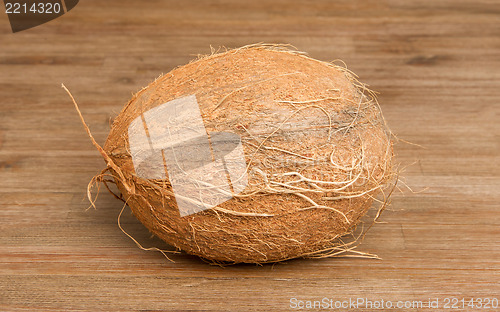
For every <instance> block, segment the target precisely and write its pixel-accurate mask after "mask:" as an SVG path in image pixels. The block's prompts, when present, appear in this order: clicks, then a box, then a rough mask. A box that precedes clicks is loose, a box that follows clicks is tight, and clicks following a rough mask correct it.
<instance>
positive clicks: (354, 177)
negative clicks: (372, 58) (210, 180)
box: [103, 45, 393, 263]
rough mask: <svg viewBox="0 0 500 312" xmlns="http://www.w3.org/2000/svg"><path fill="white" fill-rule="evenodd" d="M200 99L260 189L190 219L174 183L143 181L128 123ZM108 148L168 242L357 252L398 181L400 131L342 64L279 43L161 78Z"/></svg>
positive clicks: (135, 208) (288, 253)
mask: <svg viewBox="0 0 500 312" xmlns="http://www.w3.org/2000/svg"><path fill="white" fill-rule="evenodd" d="M188 95H196V98H197V100H198V103H199V106H200V111H201V113H202V118H203V122H204V125H205V127H206V129H207V132H208V133H210V132H220V131H224V132H232V133H236V134H238V135H239V136H240V137H241V140H242V145H243V150H244V153H245V161H246V163H247V165H248V171H247V174H248V185H247V187H246V188H245V190H244V191H243V192H242V193H240V194H235V196H234V197H233V198H232V199H230V200H228V201H226V202H223V203H222V204H220V205H218V206H216V207H214V208H212V209H208V210H204V211H201V212H198V213H195V214H192V215H188V216H185V217H181V216H180V214H179V210H178V207H177V204H176V200H175V197H174V194H173V192H172V187H171V185H170V183H169V181H168V179H166V180H151V179H143V178H139V177H138V176H137V175H136V174H135V171H134V165H133V162H132V159H131V155H130V152H129V151H130V149H129V142H128V133H127V128H128V126H129V125H130V123H131V122H132V121H133V120H134V119H135V118H137V117H138V116H140V115H141V114H142V113H144V112H146V111H148V110H150V109H152V108H154V107H156V106H158V105H161V104H163V103H165V102H168V101H171V100H174V99H176V98H179V97H183V96H188ZM103 152H104V153H105V154H103V156H104V157H105V158H106V160H107V163H108V167H107V168H106V169H107V170H108V171H109V172H110V173H111V174H112V175H113V176H114V178H115V181H116V185H117V186H118V189H119V190H120V191H121V193H122V194H121V197H122V198H123V199H124V200H125V201H126V203H127V204H128V205H129V206H130V208H131V210H132V212H133V214H134V215H135V216H136V217H137V219H139V220H140V221H141V222H142V223H143V224H144V225H145V226H146V227H147V228H148V229H149V230H150V231H151V232H152V233H154V234H155V235H156V236H158V237H159V238H161V239H162V240H164V241H165V242H167V243H168V244H170V245H173V246H175V247H177V248H178V249H181V250H183V251H185V252H187V253H189V254H193V255H197V256H200V257H202V258H204V259H208V260H210V261H213V262H231V263H240V262H246V263H264V262H275V261H281V260H285V259H291V258H297V257H311V256H329V255H336V254H337V253H338V252H339V251H344V250H347V249H348V248H346V247H345V245H344V244H345V243H342V240H341V239H340V238H341V237H342V236H344V235H346V233H351V232H352V231H353V229H354V228H355V226H356V225H357V224H358V223H359V222H360V218H361V217H362V216H363V215H364V214H365V213H366V212H367V210H368V209H369V208H370V207H371V206H372V203H373V202H374V199H375V198H376V196H377V195H379V193H381V191H383V190H384V188H386V187H387V185H388V183H389V182H390V181H392V177H393V170H392V165H391V159H392V157H393V152H392V142H391V136H390V131H389V130H388V129H387V126H386V124H385V121H384V119H383V117H382V115H381V111H380V107H379V105H378V103H377V101H376V98H375V96H374V94H373V92H371V91H370V90H368V89H367V88H366V87H365V85H363V84H362V83H360V82H358V80H357V79H356V76H355V75H354V74H352V73H351V72H350V71H348V70H347V69H346V68H344V67H342V66H338V65H335V64H332V63H326V62H322V61H318V60H315V59H312V58H310V57H307V56H305V55H304V54H303V53H300V52H296V51H292V50H290V49H288V48H285V47H283V46H276V45H253V46H247V47H243V48H239V49H234V50H228V51H225V52H222V53H214V54H212V55H209V56H204V57H200V58H198V59H196V60H194V61H192V62H191V63H189V64H187V65H184V66H181V67H178V68H176V69H174V70H172V71H171V72H169V73H168V74H165V75H163V76H161V77H159V78H158V79H156V80H155V81H154V82H152V83H151V84H150V85H149V86H147V87H146V88H144V89H142V90H141V91H139V92H138V93H137V94H135V95H134V96H133V98H132V99H131V100H130V101H129V103H128V104H127V105H126V106H125V108H124V109H123V110H122V112H121V113H120V114H119V115H118V116H117V117H116V119H115V120H114V122H113V125H112V129H111V132H110V134H109V136H108V139H107V141H106V144H105V146H104V151H103ZM384 194H385V193H384ZM386 200H387V198H382V201H386Z"/></svg>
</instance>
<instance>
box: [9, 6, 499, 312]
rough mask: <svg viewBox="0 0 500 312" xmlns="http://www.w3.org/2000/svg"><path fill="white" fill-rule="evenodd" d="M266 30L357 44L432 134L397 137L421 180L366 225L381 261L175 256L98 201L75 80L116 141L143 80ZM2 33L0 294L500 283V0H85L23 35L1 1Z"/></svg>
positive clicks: (210, 300)
mask: <svg viewBox="0 0 500 312" xmlns="http://www.w3.org/2000/svg"><path fill="white" fill-rule="evenodd" d="M255 42H281V43H291V44H293V45H295V46H296V47H297V48H298V49H299V50H303V51H306V52H308V53H309V54H310V55H311V56H312V57H314V58H318V59H321V60H333V59H342V60H344V61H345V62H346V63H347V64H348V66H349V68H350V69H352V70H353V71H354V72H356V73H358V74H359V75H360V79H361V80H362V81H364V82H367V83H368V84H369V85H370V86H371V87H372V88H373V89H375V90H377V91H378V92H380V96H379V101H380V103H381V106H382V109H383V111H384V114H385V117H386V119H387V121H388V123H389V125H390V126H391V128H392V130H393V131H394V132H395V133H397V134H398V135H399V137H400V138H402V139H404V140H407V141H411V142H413V143H415V144H419V145H422V146H424V148H420V147H417V146H415V145H410V144H405V143H402V142H401V143H399V144H398V145H397V146H396V152H397V157H398V161H399V162H401V163H402V165H403V166H405V165H409V164H411V163H414V164H413V165H411V166H409V167H407V168H406V170H405V172H404V177H405V181H406V183H407V184H408V185H409V186H410V187H411V188H412V189H414V190H415V191H422V190H424V191H422V192H419V193H415V194H412V193H411V192H405V194H402V193H396V194H395V195H394V198H393V204H392V206H391V208H390V209H389V210H388V211H386V212H385V213H384V215H383V218H382V221H384V223H381V224H377V225H376V226H375V227H374V228H373V229H372V230H370V232H369V235H367V237H366V239H365V241H364V243H363V245H362V246H361V247H360V248H361V250H363V251H367V252H372V253H376V254H378V255H379V256H380V257H382V258H383V260H381V261H377V260H367V259H351V258H349V259H347V258H340V259H321V260H294V261H287V262H286V263H282V264H276V265H274V266H273V265H265V266H251V265H239V266H232V267H226V268H220V267H216V266H210V265H208V264H206V263H204V262H203V261H201V260H199V259H197V258H195V257H191V256H188V255H184V254H182V255H174V256H173V259H174V260H175V261H176V262H175V263H172V262H169V261H167V260H166V259H165V258H163V257H162V256H161V255H160V254H158V253H153V252H145V251H141V250H139V249H138V248H137V247H136V246H135V244H134V243H133V242H132V241H131V240H129V239H128V238H127V237H126V236H125V235H123V234H122V233H121V232H120V230H119V229H118V226H117V224H116V218H117V215H118V212H119V211H120V209H121V203H120V202H118V201H116V200H115V199H114V198H112V196H111V195H109V194H106V193H105V192H102V193H101V195H100V197H99V201H98V203H97V210H93V209H90V210H86V208H87V207H88V202H87V201H86V200H85V198H84V197H85V189H86V186H87V183H88V181H89V180H90V178H91V177H92V176H93V175H94V174H96V173H98V172H99V171H100V170H101V168H103V166H104V163H103V161H102V160H101V159H100V156H99V154H98V153H97V152H96V151H95V150H94V148H93V147H92V145H91V143H90V142H89V140H88V138H87V137H86V135H85V133H84V131H83V128H82V126H81V124H80V123H79V120H78V117H77V115H76V113H75V112H74V110H73V108H72V106H71V103H70V102H69V99H68V97H67V95H66V94H65V93H64V92H63V90H62V89H61V87H60V85H61V83H65V85H66V86H68V87H69V88H70V89H71V90H72V92H73V94H74V95H75V97H76V98H77V100H78V101H79V103H80V106H81V109H82V111H83V114H84V115H85V117H86V119H87V122H88V123H89V125H90V127H91V129H92V131H93V134H94V135H95V137H96V139H97V141H98V142H101V143H102V142H104V140H105V137H106V135H107V133H108V131H109V122H110V118H113V117H114V116H115V115H116V114H117V113H118V112H119V111H120V110H121V108H122V106H123V105H124V104H125V103H126V101H127V100H128V99H129V98H130V96H131V93H132V92H135V91H137V90H139V89H140V88H141V87H143V86H145V85H146V84H147V83H148V82H150V81H151V80H153V79H154V78H156V77H157V76H159V75H160V74H161V73H165V72H168V71H169V70H171V69H172V68H174V67H175V66H178V65H181V64H184V63H186V62H188V61H189V60H190V59H192V58H193V55H196V54H198V53H209V52H210V45H212V46H213V47H219V46H228V47H237V46H242V45H246V44H250V43H255ZM0 46H1V49H0V264H1V265H0V310H2V311H32V310H50V311H97V310H105V311H129V310H130V311H287V310H290V299H291V298H293V297H295V298H297V299H301V300H321V299H322V298H324V297H327V298H331V299H334V300H348V299H349V298H353V299H355V298H358V297H359V298H368V299H370V300H380V299H384V300H393V301H397V300H424V301H425V300H428V299H429V298H439V299H440V300H441V303H442V302H443V300H444V298H446V297H456V298H459V299H461V298H472V297H476V298H485V297H496V298H499V299H500V286H499V282H498V281H499V280H500V247H499V246H500V227H499V225H500V209H499V208H500V204H499V202H500V126H499V121H500V105H499V101H500V88H499V87H498V86H499V84H500V71H499V68H500V53H498V51H499V50H500V7H499V6H498V3H497V2H496V1H488V0H479V1H464V0H453V1H452V0H442V1H430V0H416V1H402V0H387V1H372V0H369V1H335V2H333V1H327V0H324V1H295V0H293V1H285V0H277V1H273V2H269V1H264V0H254V1H250V2H244V1H229V0H228V1H206V0H198V1H148V2H145V1H131V0H126V1H123V0H122V1H116V0H112V1H111V0H110V1H97V0H87V1H80V4H79V5H78V6H77V7H76V8H75V9H73V10H72V11H71V12H70V13H68V14H66V15H64V16H63V17H61V18H58V19H57V20H54V21H52V22H50V23H48V24H45V25H42V26H40V27H37V28H33V29H31V30H27V31H24V32H20V33H16V34H12V33H10V28H9V25H8V21H7V16H6V15H5V14H4V13H0ZM122 222H123V224H124V227H125V228H126V230H127V231H129V232H130V233H131V234H132V235H134V237H136V238H137V239H138V240H139V241H140V242H142V243H143V244H144V245H145V246H158V247H166V246H165V245H164V244H162V242H160V241H158V240H157V239H154V238H150V237H149V234H148V232H147V231H146V230H145V228H144V227H142V225H140V224H139V223H138V222H137V221H136V220H135V219H134V218H133V216H131V215H130V213H128V212H127V213H126V215H125V216H124V218H123V220H122ZM344 310H345V309H344ZM456 310H458V311H460V310H463V309H456ZM465 310H471V311H472V309H465ZM475 310H476V311H486V310H487V311H494V310H495V309H486V310H484V309H483V310H479V309H475ZM339 311H341V309H339ZM342 311H343V310H342ZM350 311H368V310H365V309H350ZM391 311H436V310H433V309H428V308H421V309H405V308H402V309H393V310H391Z"/></svg>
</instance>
